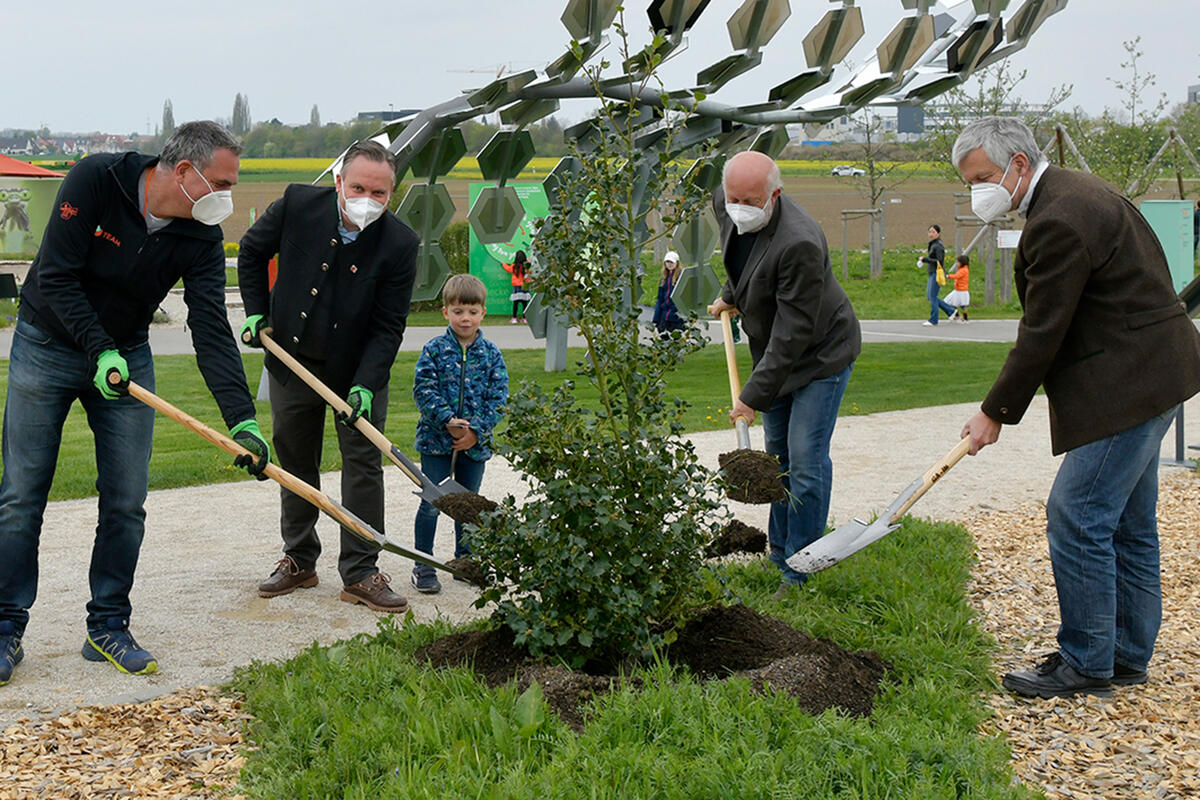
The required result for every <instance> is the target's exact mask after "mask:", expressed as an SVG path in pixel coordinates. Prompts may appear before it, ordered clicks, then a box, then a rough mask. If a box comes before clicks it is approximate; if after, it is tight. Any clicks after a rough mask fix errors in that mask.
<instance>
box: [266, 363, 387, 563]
mask: <svg viewBox="0 0 1200 800" xmlns="http://www.w3.org/2000/svg"><path fill="white" fill-rule="evenodd" d="M304 365H305V366H306V367H308V368H309V370H311V371H312V372H313V373H314V374H316V376H317V377H318V378H322V374H321V373H322V369H321V367H322V365H321V364H319V363H312V362H305V364H304ZM270 387H271V422H272V427H273V434H272V437H271V441H272V443H273V444H274V446H275V453H276V456H277V458H278V459H279V466H281V467H283V469H285V470H287V471H288V472H290V473H292V474H293V475H295V476H296V477H297V478H300V479H301V480H302V481H304V482H305V483H308V484H309V485H311V486H314V487H317V488H320V486H321V475H320V470H321V445H322V442H323V439H324V431H325V419H326V410H327V409H328V406H327V404H326V403H325V401H324V400H322V399H321V398H320V396H318V395H317V393H316V392H314V391H313V390H312V389H310V388H308V386H307V385H306V384H305V383H304V382H303V381H302V380H300V379H299V378H297V377H295V376H291V378H290V379H289V380H288V382H287V383H286V384H284V383H280V382H279V381H278V380H276V379H275V376H273V375H272V376H271V377H270ZM387 399H388V392H387V387H386V386H385V387H384V388H383V389H381V390H380V391H379V392H377V393H376V394H375V397H374V399H373V401H372V403H371V422H372V424H373V425H374V426H375V427H376V428H378V429H380V430H383V425H384V422H385V421H386V419H387ZM328 410H329V412H330V413H329V416H330V417H332V416H333V411H332V409H328ZM334 425H335V427H336V428H337V439H338V448H339V449H340V450H341V453H342V497H341V503H342V505H343V506H345V507H346V508H347V509H348V510H349V511H351V512H352V513H354V514H355V515H357V516H358V517H359V518H361V519H362V520H363V521H364V522H366V523H367V524H368V525H370V526H371V527H373V528H374V529H375V530H377V531H379V532H380V533H383V532H384V529H383V467H382V464H381V460H380V459H381V456H380V453H379V450H378V449H376V447H375V445H373V444H371V442H370V441H368V439H367V437H365V436H363V435H362V434H361V433H359V432H358V431H357V430H355V429H354V428H352V427H348V426H346V425H342V424H341V423H338V422H336V421H335V422H334ZM279 494H280V514H279V528H280V532H281V533H282V534H283V551H284V552H285V553H286V554H287V555H289V556H291V557H292V559H293V560H294V561H295V562H296V565H297V566H298V567H300V569H313V568H314V567H315V566H316V563H317V557H318V556H319V555H320V554H321V540H320V539H319V538H318V537H317V528H316V525H317V518H318V517H319V516H320V511H319V510H318V509H317V507H316V506H314V505H313V504H311V503H309V502H308V501H307V500H305V499H304V498H302V497H300V496H299V495H296V494H293V493H292V492H290V491H288V490H287V489H283V488H282V487H281V488H280V492H279ZM340 532H341V553H340V555H339V556H338V573H339V574H340V575H341V576H342V582H343V584H345V585H347V586H348V585H350V584H352V583H357V582H359V581H361V580H362V579H363V578H365V577H367V576H368V575H370V574H372V573H374V572H376V571H377V567H376V566H375V562H376V559H377V557H378V555H379V548H378V547H376V546H375V545H373V544H371V543H370V542H365V541H363V540H362V539H360V538H359V537H357V536H355V535H354V534H352V533H350V532H349V531H347V530H346V529H345V528H341V529H340Z"/></svg>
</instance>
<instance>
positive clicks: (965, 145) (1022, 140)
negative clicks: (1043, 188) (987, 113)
mask: <svg viewBox="0 0 1200 800" xmlns="http://www.w3.org/2000/svg"><path fill="white" fill-rule="evenodd" d="M980 147H982V148H983V154H984V155H985V156H987V157H988V161H991V162H992V163H993V164H995V165H996V166H997V167H1001V168H1003V167H1007V166H1008V162H1009V161H1011V160H1012V157H1013V156H1015V155H1016V154H1017V153H1024V154H1025V157H1026V158H1027V159H1029V168H1030V169H1037V167H1038V166H1040V165H1041V163H1042V161H1043V160H1044V158H1043V156H1042V150H1041V148H1040V147H1038V145H1037V140H1036V139H1034V138H1033V131H1031V130H1030V129H1029V126H1028V125H1026V124H1025V123H1024V122H1022V121H1021V120H1019V119H1016V118H1015V117H982V118H980V119H977V120H975V121H974V122H971V123H968V124H967V127H965V128H963V129H962V133H960V134H959V135H958V138H957V139H955V140H954V148H953V149H952V150H951V151H950V161H951V162H953V164H954V166H955V168H957V167H958V166H959V165H960V164H962V161H963V159H964V158H966V157H967V156H968V155H970V154H971V152H972V151H974V150H977V149H978V148H980Z"/></svg>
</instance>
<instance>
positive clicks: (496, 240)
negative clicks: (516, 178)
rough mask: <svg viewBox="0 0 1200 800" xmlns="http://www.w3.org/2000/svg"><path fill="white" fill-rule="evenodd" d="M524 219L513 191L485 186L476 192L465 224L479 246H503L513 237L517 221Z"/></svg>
mask: <svg viewBox="0 0 1200 800" xmlns="http://www.w3.org/2000/svg"><path fill="white" fill-rule="evenodd" d="M524 218H525V208H524V207H523V206H522V205H521V200H520V198H518V197H517V190H516V189H514V188H513V187H511V186H487V187H485V188H484V189H483V190H482V191H480V192H479V196H478V197H476V198H475V203H474V205H472V206H471V211H470V213H468V214H467V222H469V223H471V230H473V231H475V236H476V238H478V239H479V241H480V242H482V243H483V244H503V243H504V242H507V241H508V240H509V239H511V238H512V237H513V234H515V233H516V232H517V228H519V227H520V226H521V220H522V219H524Z"/></svg>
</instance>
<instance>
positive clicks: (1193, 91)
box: [1187, 83, 1200, 104]
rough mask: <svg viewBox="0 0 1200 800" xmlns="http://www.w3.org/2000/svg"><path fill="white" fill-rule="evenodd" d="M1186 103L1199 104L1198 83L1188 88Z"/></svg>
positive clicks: (1199, 90)
mask: <svg viewBox="0 0 1200 800" xmlns="http://www.w3.org/2000/svg"><path fill="white" fill-rule="evenodd" d="M1187 101H1188V103H1189V104H1191V103H1200V83H1197V84H1195V85H1192V86H1189V87H1188V99H1187Z"/></svg>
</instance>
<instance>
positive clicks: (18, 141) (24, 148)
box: [0, 136, 37, 156]
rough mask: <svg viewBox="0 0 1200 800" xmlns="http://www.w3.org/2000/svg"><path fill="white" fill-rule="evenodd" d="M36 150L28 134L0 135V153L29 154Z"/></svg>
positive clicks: (11, 154)
mask: <svg viewBox="0 0 1200 800" xmlns="http://www.w3.org/2000/svg"><path fill="white" fill-rule="evenodd" d="M36 152H37V145H36V144H35V143H34V141H33V139H31V138H30V137H28V136H4V137H0V153H4V154H5V155H10V156H31V155H33V154H35V153H36Z"/></svg>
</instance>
